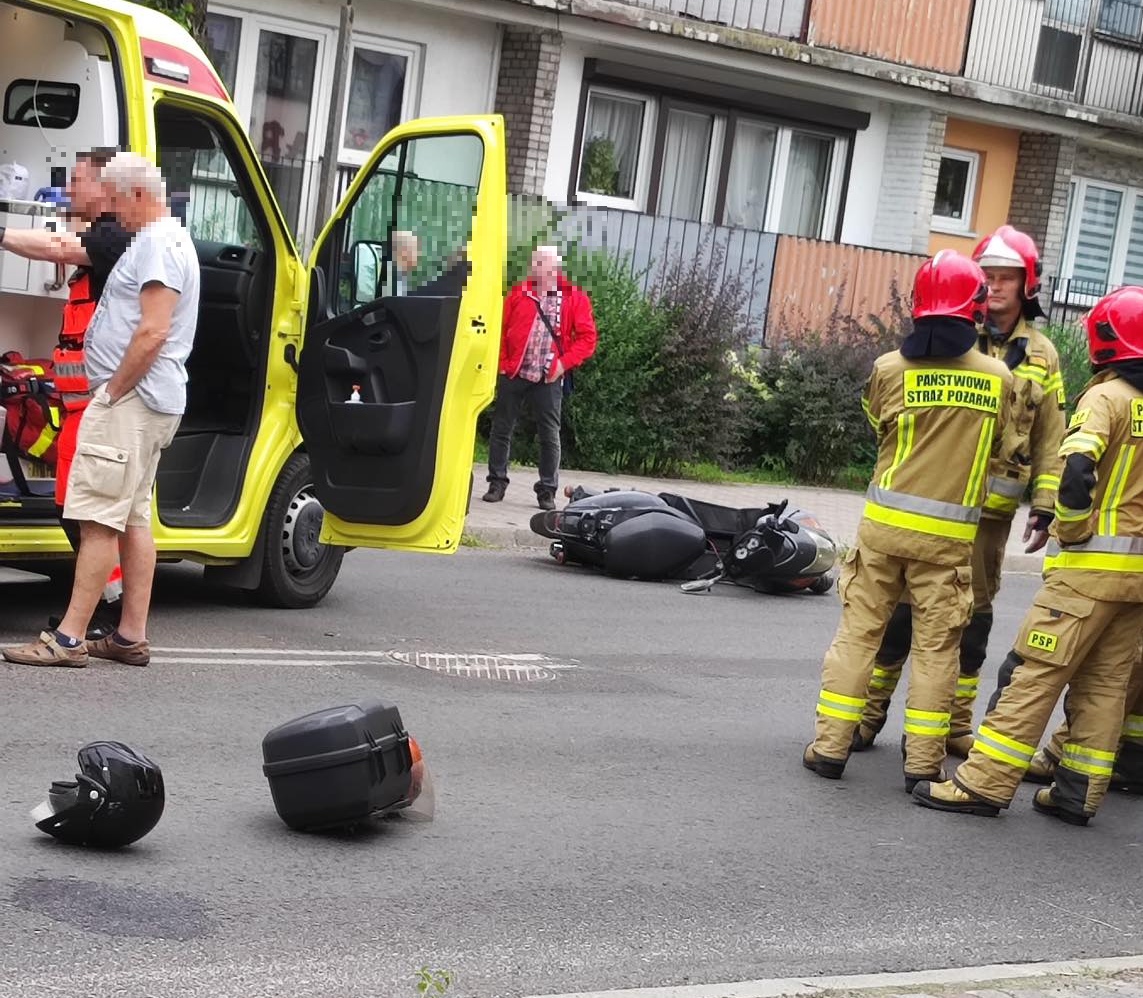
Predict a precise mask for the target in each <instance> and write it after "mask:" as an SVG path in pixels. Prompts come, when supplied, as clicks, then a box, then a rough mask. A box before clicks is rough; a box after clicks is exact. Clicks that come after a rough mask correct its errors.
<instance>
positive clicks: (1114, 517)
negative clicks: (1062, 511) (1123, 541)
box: [1099, 444, 1135, 536]
mask: <svg viewBox="0 0 1143 998" xmlns="http://www.w3.org/2000/svg"><path fill="white" fill-rule="evenodd" d="M1134 461H1135V448H1134V447H1130V446H1128V445H1127V444H1124V445H1123V446H1121V447H1120V448H1119V454H1118V455H1117V456H1116V458H1115V464H1114V465H1112V468H1111V476H1110V478H1108V483H1107V491H1106V492H1105V493H1104V496H1103V505H1102V506H1101V507H1100V511H1099V532H1100V533H1101V534H1109V535H1111V536H1114V535H1115V534H1116V533H1118V527H1119V506H1120V504H1121V503H1122V502H1123V493H1124V491H1126V489H1127V481H1128V478H1129V476H1130V475H1131V465H1132V464H1133V463H1134Z"/></svg>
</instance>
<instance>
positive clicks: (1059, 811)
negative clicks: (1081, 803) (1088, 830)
mask: <svg viewBox="0 0 1143 998" xmlns="http://www.w3.org/2000/svg"><path fill="white" fill-rule="evenodd" d="M1032 809H1033V810H1034V811H1036V812H1037V813H1039V814H1046V815H1047V816H1048V817H1049V818H1058V819H1059V820H1060V821H1063V822H1065V823H1067V824H1069V825H1086V824H1087V823H1088V822H1089V821H1090V820H1091V815H1090V814H1083V813H1080V812H1078V811H1069V810H1068V809H1067V808H1065V807H1063V806H1062V805H1061V804H1060V801H1059V799H1058V798H1057V797H1056V785H1055V784H1054V783H1053V784H1052V785H1051V786H1049V787H1044V788H1042V789H1041V790H1037V791H1036V796H1035V797H1033V798H1032Z"/></svg>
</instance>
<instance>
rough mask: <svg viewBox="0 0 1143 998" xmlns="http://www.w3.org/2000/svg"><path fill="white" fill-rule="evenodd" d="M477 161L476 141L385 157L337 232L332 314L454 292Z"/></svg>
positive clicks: (428, 139)
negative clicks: (382, 301)
mask: <svg viewBox="0 0 1143 998" xmlns="http://www.w3.org/2000/svg"><path fill="white" fill-rule="evenodd" d="M483 159H484V144H483V143H482V142H481V141H480V139H479V138H478V137H477V136H475V135H431V136H422V137H419V138H415V139H408V140H406V141H404V142H401V143H398V144H397V145H396V146H394V147H393V148H392V149H390V150H389V151H388V152H387V153H386V154H385V156H384V157H383V158H382V159H381V161H380V163H378V164H377V166H376V167H375V168H374V172H373V175H372V176H371V177H370V178H369V181H368V182H367V183H366V185H365V186H364V187H363V188H362V189H361V191H360V192H359V193H358V195H357V197H356V199H355V200H354V202H353V206H352V207H351V208H350V209H349V212H348V216H347V218H346V221H345V223H344V226H343V240H342V244H341V247H340V250H341V253H340V259H341V264H340V268H339V273H338V281H337V282H336V292H335V293H334V294H333V295H331V297H332V298H333V299H334V301H333V307H334V310H335V311H336V312H337V313H343V312H347V311H349V310H350V309H352V308H354V307H355V306H357V305H361V304H363V303H365V302H369V301H373V300H375V299H376V298H383V297H391V296H395V295H405V294H411V295H415V294H444V295H454V294H455V295H460V294H461V292H462V291H463V286H464V277H465V274H466V265H467V258H466V255H465V253H466V249H467V244H468V241H469V239H470V238H471V236H472V219H473V213H474V212H475V211H476V192H477V188H478V186H479V184H480V171H481V167H482V165H483Z"/></svg>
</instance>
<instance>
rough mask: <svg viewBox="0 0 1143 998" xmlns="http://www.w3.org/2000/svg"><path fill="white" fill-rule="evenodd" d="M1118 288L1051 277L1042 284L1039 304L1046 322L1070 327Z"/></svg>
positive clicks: (1073, 279) (1080, 280)
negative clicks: (1101, 299)
mask: <svg viewBox="0 0 1143 998" xmlns="http://www.w3.org/2000/svg"><path fill="white" fill-rule="evenodd" d="M1118 287H1120V285H1118V284H1106V283H1104V282H1102V281H1091V280H1082V279H1078V278H1072V277H1053V278H1050V279H1049V280H1047V281H1045V282H1044V290H1043V291H1042V292H1041V293H1040V303H1041V304H1042V305H1043V308H1044V311H1045V312H1046V313H1047V314H1048V322H1049V323H1050V324H1052V325H1056V326H1064V325H1070V324H1072V323H1074V322H1076V321H1077V320H1078V319H1079V318H1080V316H1082V315H1083V314H1084V313H1085V312H1087V311H1088V310H1089V309H1090V308H1091V307H1092V306H1093V305H1094V304H1095V303H1096V302H1097V301H1099V299H1100V298H1102V297H1103V296H1104V295H1106V294H1108V293H1109V292H1111V291H1114V290H1115V289H1116V288H1118Z"/></svg>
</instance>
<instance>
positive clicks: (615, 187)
mask: <svg viewBox="0 0 1143 998" xmlns="http://www.w3.org/2000/svg"><path fill="white" fill-rule="evenodd" d="M643 109H644V103H643V101H641V100H632V99H628V98H623V97H612V96H611V95H609V94H592V95H591V99H590V100H589V102H588V111H587V128H586V129H585V131H584V136H583V154H582V163H581V166H580V180H579V189H580V190H581V191H587V190H588V189H589V188H588V187H587V186H585V185H586V184H587V182H588V178H587V174H588V167H589V165H590V160H591V155H592V144H593V143H594V142H596V141H597V140H610V141H611V145H612V148H613V149H614V151H615V164H616V166H617V167H618V177H617V178H613V179H612V180H611V181H610V182H609V183H608V184H607V186H606V189H601V190H596V191H594V192H593V193H596V194H607V195H610V196H611V197H618V198H633V197H634V196H635V172H636V168H637V167H638V165H639V138H640V136H641V134H642V132H643ZM600 161H602V160H601V159H596V162H600ZM595 179H596V180H598V179H599V178H598V177H596V178H595Z"/></svg>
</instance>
